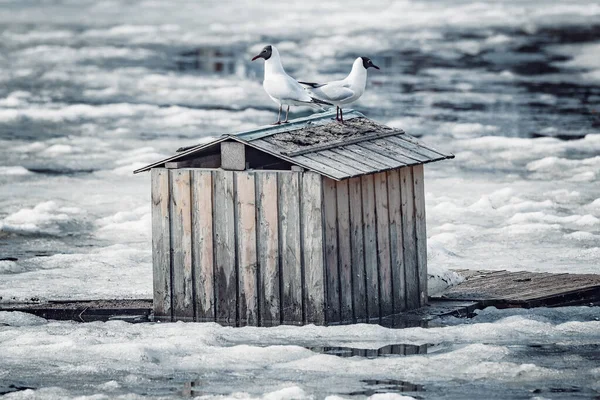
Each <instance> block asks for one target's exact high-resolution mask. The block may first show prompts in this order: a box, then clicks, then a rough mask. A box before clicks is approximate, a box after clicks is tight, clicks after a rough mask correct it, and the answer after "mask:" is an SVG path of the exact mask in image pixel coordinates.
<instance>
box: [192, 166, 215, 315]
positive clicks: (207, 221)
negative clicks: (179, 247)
mask: <svg viewBox="0 0 600 400" xmlns="http://www.w3.org/2000/svg"><path fill="white" fill-rule="evenodd" d="M191 173H192V182H191V183H192V266H193V270H194V285H195V288H196V292H195V294H196V296H195V297H196V298H195V301H196V321H214V320H215V290H214V285H215V276H214V252H213V224H212V219H213V202H212V200H213V182H212V173H211V172H210V171H202V170H193V171H191Z"/></svg>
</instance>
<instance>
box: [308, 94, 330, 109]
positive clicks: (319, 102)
mask: <svg viewBox="0 0 600 400" xmlns="http://www.w3.org/2000/svg"><path fill="white" fill-rule="evenodd" d="M310 98H311V99H312V103H316V104H322V105H324V106H331V107H333V104H331V103H328V102H326V101H323V100H320V99H317V98H316V97H312V96H311V97H310Z"/></svg>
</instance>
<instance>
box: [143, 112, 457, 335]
mask: <svg viewBox="0 0 600 400" xmlns="http://www.w3.org/2000/svg"><path fill="white" fill-rule="evenodd" d="M332 116H333V113H332V112H328V113H323V114H316V115H313V116H310V117H307V118H301V119H297V120H294V121H291V123H289V124H285V125H279V126H268V127H262V128H259V129H255V130H251V131H247V132H242V133H238V134H234V135H223V136H221V137H219V138H218V139H215V140H213V141H211V142H209V143H205V144H201V145H198V146H194V147H191V148H188V149H185V150H184V151H180V152H179V153H178V154H176V155H174V156H172V157H169V158H167V159H165V160H161V161H159V162H156V163H154V164H151V165H148V166H146V167H144V168H141V169H139V170H137V171H135V172H136V173H137V172H142V171H148V170H151V171H152V245H153V249H152V251H153V265H154V266H153V270H154V314H155V318H156V319H158V320H163V321H176V320H182V321H216V322H219V323H221V324H227V325H234V326H243V325H258V326H272V325H278V324H298V325H300V324H308V323H314V324H321V325H322V324H339V323H352V322H377V321H379V319H380V318H383V317H385V316H389V315H392V314H396V313H401V312H403V311H406V310H412V309H416V308H418V307H420V306H423V305H424V304H426V302H427V244H426V232H425V199H424V187H423V164H425V163H429V162H433V161H439V160H444V159H447V158H453V157H454V156H453V155H451V154H447V153H443V152H441V151H439V150H436V149H433V148H432V147H430V146H427V145H425V144H423V143H422V142H421V141H419V140H417V139H415V138H414V137H412V136H409V135H407V134H406V133H404V132H403V131H402V130H400V129H394V128H390V127H387V126H384V125H381V124H379V123H377V122H374V121H372V120H369V119H367V118H365V117H364V116H363V115H362V114H360V113H357V112H354V111H349V112H347V113H345V117H346V123H345V124H343V125H342V124H339V123H337V122H335V121H332Z"/></svg>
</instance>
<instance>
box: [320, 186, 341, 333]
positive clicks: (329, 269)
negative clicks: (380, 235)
mask: <svg viewBox="0 0 600 400" xmlns="http://www.w3.org/2000/svg"><path fill="white" fill-rule="evenodd" d="M336 197H337V196H336V181H334V180H333V179H329V178H323V214H324V215H323V218H324V225H325V264H326V267H325V270H326V276H327V290H326V293H327V305H326V318H327V322H328V323H332V322H339V321H340V279H339V271H338V250H337V249H338V244H337V199H336Z"/></svg>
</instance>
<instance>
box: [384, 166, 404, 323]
mask: <svg viewBox="0 0 600 400" xmlns="http://www.w3.org/2000/svg"><path fill="white" fill-rule="evenodd" d="M387 174H388V176H387V178H388V179H387V181H388V201H389V203H388V208H389V218H390V249H391V251H390V257H391V260H390V262H391V265H392V288H393V293H392V297H393V300H394V313H395V314H397V313H399V312H402V311H404V310H405V309H406V285H405V278H404V246H403V240H402V200H401V195H400V172H399V171H398V170H392V171H389V172H388V173H387Z"/></svg>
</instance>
